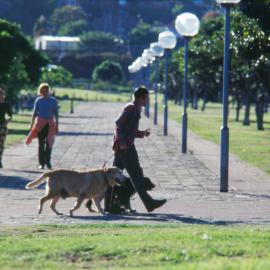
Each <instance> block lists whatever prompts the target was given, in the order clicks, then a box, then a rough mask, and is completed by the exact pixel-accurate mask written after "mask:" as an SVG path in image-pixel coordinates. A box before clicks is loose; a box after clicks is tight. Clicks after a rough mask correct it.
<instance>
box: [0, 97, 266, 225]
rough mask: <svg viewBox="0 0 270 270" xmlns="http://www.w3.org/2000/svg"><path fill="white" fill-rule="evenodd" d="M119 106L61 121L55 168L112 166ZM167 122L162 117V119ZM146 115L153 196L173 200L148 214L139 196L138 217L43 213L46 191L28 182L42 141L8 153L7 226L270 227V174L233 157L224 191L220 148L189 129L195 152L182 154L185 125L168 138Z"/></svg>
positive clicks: (2, 178)
mask: <svg viewBox="0 0 270 270" xmlns="http://www.w3.org/2000/svg"><path fill="white" fill-rule="evenodd" d="M122 106H123V104H120V103H102V102H100V103H98V102H95V103H92V102H89V103H81V104H80V105H79V106H78V107H77V108H76V110H75V113H74V114H64V115H61V118H60V134H59V135H58V136H57V138H56V142H55V146H54V149H53V153H52V165H53V167H54V168H69V169H76V170H77V169H78V170H83V169H89V168H93V167H101V166H102V165H103V163H104V161H105V160H109V162H108V163H109V164H111V161H112V155H111V154H112V152H111V141H112V133H113V126H114V119H115V118H116V116H117V115H118V113H119V112H120V110H121V108H122ZM160 119H161V118H160ZM152 122H153V121H152V119H150V120H149V119H146V118H145V117H144V116H143V117H142V125H141V128H149V127H150V128H151V130H152V134H151V136H150V137H148V138H145V139H137V141H136V145H137V150H138V153H139V156H140V160H141V165H142V167H143V169H144V173H145V175H146V176H149V177H150V178H151V179H152V181H153V182H154V183H155V184H156V188H155V190H154V191H151V194H152V195H153V197H155V198H166V199H167V200H168V202H167V203H166V204H165V206H163V207H162V208H159V209H157V210H156V211H155V212H153V213H147V212H146V210H145V209H144V207H143V205H142V203H141V201H140V200H139V198H138V197H137V196H135V197H134V198H133V199H132V202H131V203H132V207H133V208H136V209H137V213H136V214H134V215H133V214H129V215H124V216H123V215H105V216H102V215H100V214H95V213H94V214H93V213H89V212H88V211H87V210H86V208H85V207H84V206H83V205H82V207H81V208H80V209H79V210H78V211H77V212H75V214H76V215H75V217H72V218H71V217H69V216H67V215H64V216H63V217H59V216H55V215H54V213H53V212H52V211H51V210H50V209H49V204H48V203H47V204H45V206H44V212H43V213H42V215H39V216H38V215H37V205H38V198H39V197H41V195H42V194H43V193H44V190H43V189H38V190H25V189H24V186H25V184H26V183H27V182H28V181H30V180H32V179H34V178H36V177H37V176H38V175H39V174H40V173H41V172H42V171H41V170H38V169H37V166H38V164H37V141H34V143H32V144H31V145H30V146H28V147H26V146H25V145H24V144H23V143H20V144H17V145H15V146H13V147H10V148H8V149H6V150H5V153H4V159H3V165H4V169H2V170H1V172H0V173H1V174H0V205H1V211H0V224H2V225H7V224H9V225H10V224H12V225H28V224H48V223H54V224H76V223H92V222H95V223H96V222H110V223H131V224H166V223H189V224H193V223H199V224H243V223H248V224H270V207H269V206H270V177H269V176H267V175H265V174H264V173H263V172H261V171H260V170H258V169H256V168H254V167H252V166H249V165H247V164H245V163H243V162H241V161H240V160H239V159H237V158H236V157H233V156H232V157H231V163H230V166H231V168H230V170H231V171H230V192H229V193H220V192H219V177H218V171H219V169H218V166H219V149H218V146H216V145H214V144H212V143H209V142H207V141H204V140H202V139H201V138H199V137H198V136H196V135H194V134H192V133H191V132H190V131H189V137H188V146H189V153H188V154H185V155H183V154H181V145H180V140H179V138H180V127H179V125H177V124H176V123H175V122H173V121H170V122H169V135H168V136H166V137H164V136H163V135H162V127H161V126H153V124H152ZM74 201H75V200H74V199H72V198H70V199H67V200H61V201H60V202H59V203H58V205H57V208H58V209H59V210H61V212H64V213H66V214H67V213H68V209H69V208H70V207H71V206H73V204H74Z"/></svg>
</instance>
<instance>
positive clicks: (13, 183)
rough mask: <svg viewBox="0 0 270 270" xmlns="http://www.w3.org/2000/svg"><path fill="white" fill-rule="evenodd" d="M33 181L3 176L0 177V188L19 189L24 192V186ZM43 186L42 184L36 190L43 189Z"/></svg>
mask: <svg viewBox="0 0 270 270" xmlns="http://www.w3.org/2000/svg"><path fill="white" fill-rule="evenodd" d="M32 180H34V179H27V178H23V177H19V176H3V175H0V188H7V189H21V190H25V185H26V184H27V183H29V182H31V181H32ZM44 185H45V184H42V185H40V186H39V187H38V189H43V188H44Z"/></svg>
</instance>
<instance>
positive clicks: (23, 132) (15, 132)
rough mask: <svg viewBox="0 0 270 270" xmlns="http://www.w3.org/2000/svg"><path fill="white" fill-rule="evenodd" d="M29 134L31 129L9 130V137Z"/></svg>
mask: <svg viewBox="0 0 270 270" xmlns="http://www.w3.org/2000/svg"><path fill="white" fill-rule="evenodd" d="M28 133H29V129H28V128H27V129H14V128H9V129H8V135H27V134H28Z"/></svg>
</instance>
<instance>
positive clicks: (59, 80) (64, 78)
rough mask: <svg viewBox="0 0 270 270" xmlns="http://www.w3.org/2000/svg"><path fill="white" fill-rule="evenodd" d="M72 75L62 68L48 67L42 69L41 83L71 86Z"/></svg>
mask: <svg viewBox="0 0 270 270" xmlns="http://www.w3.org/2000/svg"><path fill="white" fill-rule="evenodd" d="M72 79H73V77H72V74H71V73H70V72H69V71H68V70H66V69H65V68H64V67H61V66H52V65H48V66H47V67H46V68H44V69H42V75H41V81H43V82H47V83H49V84H50V85H51V86H52V87H53V86H64V87H66V86H71V85H72Z"/></svg>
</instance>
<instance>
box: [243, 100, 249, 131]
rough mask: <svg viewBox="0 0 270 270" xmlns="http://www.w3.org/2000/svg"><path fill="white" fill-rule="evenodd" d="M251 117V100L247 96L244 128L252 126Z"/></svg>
mask: <svg viewBox="0 0 270 270" xmlns="http://www.w3.org/2000/svg"><path fill="white" fill-rule="evenodd" d="M249 115H250V100H249V97H248V96H247V97H246V98H245V115H244V120H243V125H244V126H249V125H250V119H249Z"/></svg>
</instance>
